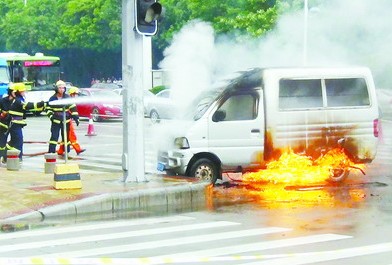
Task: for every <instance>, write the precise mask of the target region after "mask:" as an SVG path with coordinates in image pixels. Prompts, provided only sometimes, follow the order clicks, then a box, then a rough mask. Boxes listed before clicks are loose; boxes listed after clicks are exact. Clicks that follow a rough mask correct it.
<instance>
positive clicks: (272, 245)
mask: <svg viewBox="0 0 392 265" xmlns="http://www.w3.org/2000/svg"><path fill="white" fill-rule="evenodd" d="M347 238H351V236H346V235H337V234H321V235H312V236H303V237H295V238H288V239H279V240H272V241H264V242H257V243H250V244H242V245H234V246H229V247H221V248H209V249H206V250H200V251H190V252H183V253H176V254H172V255H163V256H157V257H154V258H158V259H161V258H162V259H164V258H174V259H175V258H185V257H190V256H191V257H196V258H197V257H215V256H223V255H235V254H237V255H238V253H244V252H251V251H261V250H268V249H276V248H282V247H289V246H297V245H306V244H313V243H320V242H326V241H333V240H341V239H347Z"/></svg>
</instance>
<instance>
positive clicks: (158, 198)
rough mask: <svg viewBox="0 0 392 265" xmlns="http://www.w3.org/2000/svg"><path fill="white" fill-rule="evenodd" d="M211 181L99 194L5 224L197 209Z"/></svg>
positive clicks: (24, 215) (17, 217) (202, 202)
mask: <svg viewBox="0 0 392 265" xmlns="http://www.w3.org/2000/svg"><path fill="white" fill-rule="evenodd" d="M210 186H211V184H209V183H207V182H197V183H186V184H183V185H176V186H167V187H159V188H150V189H137V190H134V191H132V192H115V193H105V194H100V195H95V196H92V197H88V198H84V199H80V200H76V201H73V202H65V203H60V204H57V205H54V206H48V207H44V208H41V209H39V210H35V211H31V212H28V213H24V214H21V215H17V216H13V217H10V218H7V219H5V221H29V222H42V221H46V220H48V219H52V218H59V217H71V218H75V219H76V218H80V217H85V216H87V215H89V214H90V215H91V214H97V213H99V214H103V215H107V214H113V213H119V212H129V211H159V212H161V213H170V212H179V211H190V210H197V209H201V208H205V207H206V203H207V199H208V196H209V194H208V193H209V187H210Z"/></svg>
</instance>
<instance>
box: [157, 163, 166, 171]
mask: <svg viewBox="0 0 392 265" xmlns="http://www.w3.org/2000/svg"><path fill="white" fill-rule="evenodd" d="M157 169H158V170H159V171H164V170H165V164H163V163H161V162H158V166H157Z"/></svg>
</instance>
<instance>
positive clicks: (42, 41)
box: [0, 0, 304, 52]
mask: <svg viewBox="0 0 392 265" xmlns="http://www.w3.org/2000/svg"><path fill="white" fill-rule="evenodd" d="M129 1H131V0H129ZM303 1H304V0H226V1H221V0H208V1H205V0H160V2H161V4H162V5H163V6H164V8H165V15H164V18H163V20H162V21H161V23H160V32H159V34H158V36H157V37H153V38H154V42H156V43H157V46H158V47H159V48H160V49H161V50H163V49H164V48H165V47H166V46H167V45H168V44H169V43H170V42H171V40H172V38H173V36H174V34H175V33H176V32H178V31H179V30H180V29H181V28H182V27H183V26H184V25H185V24H186V23H188V22H189V21H191V20H194V19H199V20H202V21H206V22H210V23H211V25H213V27H214V29H215V32H216V34H230V35H233V36H249V37H258V36H261V35H263V34H265V33H266V32H267V31H269V30H270V29H271V28H273V27H274V25H275V23H276V20H277V17H278V13H280V12H285V11H287V10H292V9H300V8H301V7H302V6H303ZM121 5H122V0H56V1H53V0H27V5H26V6H25V5H24V0H0V48H1V47H5V48H6V49H7V50H15V51H26V52H35V51H40V50H51V49H64V48H65V49H69V48H72V49H74V48H77V49H90V50H94V51H98V52H101V51H114V52H118V51H121V26H122V24H121V9H122V6H121Z"/></svg>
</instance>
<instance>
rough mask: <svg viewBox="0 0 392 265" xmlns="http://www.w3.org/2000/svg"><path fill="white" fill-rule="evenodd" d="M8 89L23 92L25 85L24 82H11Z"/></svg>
mask: <svg viewBox="0 0 392 265" xmlns="http://www.w3.org/2000/svg"><path fill="white" fill-rule="evenodd" d="M10 89H11V90H12V91H14V92H23V91H26V86H25V84H24V83H11V84H10Z"/></svg>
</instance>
